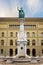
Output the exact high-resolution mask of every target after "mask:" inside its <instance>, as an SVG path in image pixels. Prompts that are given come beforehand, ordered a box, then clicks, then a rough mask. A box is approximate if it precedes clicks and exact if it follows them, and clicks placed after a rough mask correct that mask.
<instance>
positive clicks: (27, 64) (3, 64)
mask: <svg viewBox="0 0 43 65" xmlns="http://www.w3.org/2000/svg"><path fill="white" fill-rule="evenodd" d="M0 65H43V59H42V60H40V61H38V62H37V63H34V62H33V63H32V62H14V63H6V62H5V61H1V59H0Z"/></svg>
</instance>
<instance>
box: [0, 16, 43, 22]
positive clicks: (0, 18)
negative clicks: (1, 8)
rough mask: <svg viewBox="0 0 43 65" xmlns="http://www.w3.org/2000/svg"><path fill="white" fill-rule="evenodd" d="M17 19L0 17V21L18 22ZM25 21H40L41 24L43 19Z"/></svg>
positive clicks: (26, 19) (27, 19)
mask: <svg viewBox="0 0 43 65" xmlns="http://www.w3.org/2000/svg"><path fill="white" fill-rule="evenodd" d="M18 20H19V18H15V17H0V21H18ZM25 21H41V22H43V18H25Z"/></svg>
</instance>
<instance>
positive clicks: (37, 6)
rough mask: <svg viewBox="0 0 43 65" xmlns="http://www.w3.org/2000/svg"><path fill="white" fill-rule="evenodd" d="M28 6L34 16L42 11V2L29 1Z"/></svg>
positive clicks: (36, 0) (37, 0)
mask: <svg viewBox="0 0 43 65" xmlns="http://www.w3.org/2000/svg"><path fill="white" fill-rule="evenodd" d="M27 6H28V7H29V10H30V12H31V13H32V14H33V15H34V14H35V13H36V12H39V11H41V8H42V5H41V0H27Z"/></svg>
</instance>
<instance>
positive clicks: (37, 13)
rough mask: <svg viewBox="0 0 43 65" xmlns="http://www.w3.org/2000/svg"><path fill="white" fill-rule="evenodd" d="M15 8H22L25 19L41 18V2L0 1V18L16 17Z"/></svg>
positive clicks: (42, 6) (27, 0) (42, 11)
mask: <svg viewBox="0 0 43 65" xmlns="http://www.w3.org/2000/svg"><path fill="white" fill-rule="evenodd" d="M17 7H19V8H20V7H22V8H23V10H24V12H25V17H42V18H43V0H0V17H18V10H17Z"/></svg>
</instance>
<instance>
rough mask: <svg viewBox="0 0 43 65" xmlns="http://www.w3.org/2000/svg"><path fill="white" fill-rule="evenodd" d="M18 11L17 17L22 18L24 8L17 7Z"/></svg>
mask: <svg viewBox="0 0 43 65" xmlns="http://www.w3.org/2000/svg"><path fill="white" fill-rule="evenodd" d="M18 11H19V18H24V17H25V14H24V10H23V9H22V8H20V10H19V9H18Z"/></svg>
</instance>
